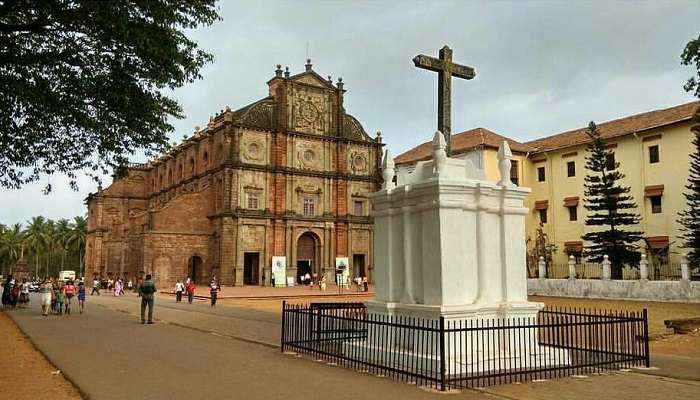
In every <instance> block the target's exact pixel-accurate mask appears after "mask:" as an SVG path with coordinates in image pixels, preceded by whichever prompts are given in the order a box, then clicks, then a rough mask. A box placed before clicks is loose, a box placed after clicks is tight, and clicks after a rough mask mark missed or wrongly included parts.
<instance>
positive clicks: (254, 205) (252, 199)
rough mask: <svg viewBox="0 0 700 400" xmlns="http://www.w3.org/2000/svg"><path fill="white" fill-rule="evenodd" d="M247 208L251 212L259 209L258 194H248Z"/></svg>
mask: <svg viewBox="0 0 700 400" xmlns="http://www.w3.org/2000/svg"><path fill="white" fill-rule="evenodd" d="M248 208H249V209H251V210H257V209H259V208H260V194H259V193H258V192H248Z"/></svg>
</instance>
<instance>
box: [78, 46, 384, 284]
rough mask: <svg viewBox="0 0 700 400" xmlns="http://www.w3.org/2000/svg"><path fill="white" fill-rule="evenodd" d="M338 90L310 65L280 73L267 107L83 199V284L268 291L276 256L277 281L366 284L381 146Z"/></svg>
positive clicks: (226, 122) (232, 116) (216, 121)
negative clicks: (209, 285) (209, 284)
mask: <svg viewBox="0 0 700 400" xmlns="http://www.w3.org/2000/svg"><path fill="white" fill-rule="evenodd" d="M343 86H344V84H343V81H342V78H338V79H337V81H336V82H335V83H334V82H333V81H332V80H331V77H330V76H329V77H328V78H327V79H325V78H323V77H322V76H320V75H319V74H317V73H316V72H315V71H314V70H313V68H312V64H311V61H310V60H307V64H306V66H305V71H303V72H301V73H298V74H295V75H290V73H289V69H288V68H286V70H285V71H283V70H282V67H281V66H280V65H278V66H277V69H276V70H275V72H274V76H273V77H272V78H271V79H270V80H269V81H268V82H267V87H268V96H267V97H265V98H263V99H261V100H259V101H256V102H254V103H252V104H249V105H247V106H245V107H243V108H240V109H237V110H235V111H234V110H231V109H230V108H228V107H226V109H225V110H222V111H221V112H220V113H218V114H217V115H215V116H213V117H211V118H210V120H209V122H208V124H207V126H206V127H204V128H201V129H200V128H196V129H195V132H194V134H193V135H192V136H191V137H189V138H185V139H184V140H183V141H182V142H181V143H180V144H178V145H176V146H174V147H173V148H172V149H171V150H170V151H168V152H166V153H165V154H162V155H161V156H160V157H158V158H157V159H154V160H151V161H149V162H148V163H146V164H130V165H129V166H128V175H127V176H126V177H124V178H115V179H114V181H113V182H112V184H111V185H110V186H109V187H106V188H101V187H100V188H98V192H97V193H93V194H91V195H90V196H88V198H87V200H86V202H87V206H88V235H87V240H86V242H87V243H86V254H85V265H86V270H85V276H86V277H88V278H89V277H92V276H95V275H98V276H102V277H105V278H106V277H108V276H112V277H117V276H121V277H126V279H129V278H131V277H137V276H139V275H141V274H144V273H151V274H153V275H154V278H155V279H156V281H158V282H159V284H160V285H167V284H170V283H174V282H175V281H176V280H177V279H181V280H182V279H185V278H186V277H191V278H193V279H194V280H195V281H197V282H206V281H208V279H209V278H210V277H212V276H216V277H217V278H219V279H220V281H221V282H222V283H223V284H224V285H235V286H241V285H270V284H271V277H272V268H273V267H272V260H273V257H274V258H275V260H276V262H277V263H278V264H277V265H278V268H279V265H282V267H283V268H284V272H283V275H284V277H285V278H286V279H285V280H297V281H298V279H299V277H301V276H303V275H305V274H307V273H309V274H311V275H312V276H315V277H317V278H318V279H320V277H321V276H325V277H326V279H327V280H328V281H329V282H333V281H334V280H335V279H336V272H338V270H339V269H342V270H344V271H345V274H346V275H347V276H348V278H350V279H352V278H354V277H367V278H368V279H369V280H370V281H372V280H373V265H372V257H373V249H372V241H373V240H372V239H373V238H372V236H373V223H372V219H371V217H370V213H369V211H370V210H369V203H368V201H367V195H368V194H369V193H371V192H374V191H376V190H377V189H378V188H379V185H380V182H381V177H380V172H379V165H380V158H381V153H382V150H381V148H382V146H383V145H382V141H381V136H380V134H379V133H377V135H376V137H374V138H372V137H370V136H369V135H368V134H367V132H366V131H365V130H364V128H363V127H362V125H361V124H360V122H359V121H358V120H357V119H356V118H355V117H353V116H352V115H350V114H348V113H347V112H346V110H345V108H344V106H343V98H344V95H345V89H344V87H343ZM280 260H281V264H280ZM275 276H277V275H276V274H275ZM285 283H286V282H285ZM276 284H277V285H279V282H276Z"/></svg>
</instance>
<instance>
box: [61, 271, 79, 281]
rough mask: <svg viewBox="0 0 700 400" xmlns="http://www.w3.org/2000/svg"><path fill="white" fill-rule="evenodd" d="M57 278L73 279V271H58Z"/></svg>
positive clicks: (63, 279)
mask: <svg viewBox="0 0 700 400" xmlns="http://www.w3.org/2000/svg"><path fill="white" fill-rule="evenodd" d="M58 279H60V280H62V281H74V280H75V271H58Z"/></svg>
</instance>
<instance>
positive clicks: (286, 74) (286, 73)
mask: <svg viewBox="0 0 700 400" xmlns="http://www.w3.org/2000/svg"><path fill="white" fill-rule="evenodd" d="M284 77H285V78H289V67H284Z"/></svg>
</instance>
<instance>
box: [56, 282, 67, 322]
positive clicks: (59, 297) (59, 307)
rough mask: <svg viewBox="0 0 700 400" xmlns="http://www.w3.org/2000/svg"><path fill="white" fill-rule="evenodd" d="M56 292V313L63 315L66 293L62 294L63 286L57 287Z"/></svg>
mask: <svg viewBox="0 0 700 400" xmlns="http://www.w3.org/2000/svg"><path fill="white" fill-rule="evenodd" d="M57 288H58V289H57V290H56V291H55V292H56V313H57V314H58V315H63V303H65V301H66V293H65V292H64V287H63V284H62V283H61V284H60V286H58V287H57Z"/></svg>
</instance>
